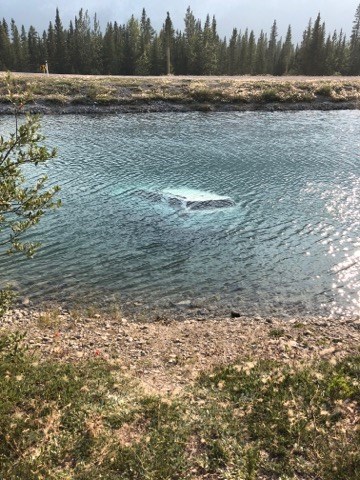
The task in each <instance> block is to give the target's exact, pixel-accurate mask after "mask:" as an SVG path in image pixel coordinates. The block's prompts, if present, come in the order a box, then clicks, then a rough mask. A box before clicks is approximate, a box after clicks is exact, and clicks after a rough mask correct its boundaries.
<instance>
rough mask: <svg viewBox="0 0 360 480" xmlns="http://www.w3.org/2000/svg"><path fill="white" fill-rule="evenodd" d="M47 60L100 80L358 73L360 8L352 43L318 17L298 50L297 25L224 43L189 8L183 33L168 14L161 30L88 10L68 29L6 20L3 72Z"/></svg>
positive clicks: (0, 34) (236, 35)
mask: <svg viewBox="0 0 360 480" xmlns="http://www.w3.org/2000/svg"><path fill="white" fill-rule="evenodd" d="M45 62H48V66H49V70H50V73H73V74H94V75H96V74H104V75H164V74H169V73H171V74H174V75H359V74H360V5H359V6H358V7H357V9H356V12H355V18H354V22H353V25H352V30H351V35H350V37H349V38H347V37H346V35H345V34H344V32H343V31H342V30H339V31H337V30H335V31H334V32H327V30H326V26H325V23H324V22H323V21H322V18H321V15H320V13H319V14H318V16H317V17H316V19H315V21H313V20H310V21H309V23H308V25H307V26H306V28H305V30H304V33H303V36H302V39H301V41H300V42H299V43H298V44H295V43H294V41H293V38H292V29H291V26H289V27H288V29H287V34H286V36H285V38H282V37H280V36H279V33H278V26H277V22H276V21H274V22H273V24H272V26H271V28H270V31H269V32H264V31H261V32H260V34H259V35H258V36H256V35H255V33H254V31H253V30H250V29H248V28H246V29H245V30H238V29H237V28H234V29H233V31H232V32H231V35H230V36H229V37H225V38H221V37H220V36H219V34H218V30H217V22H216V18H215V17H212V18H210V16H209V15H207V17H206V19H205V22H202V21H201V20H199V19H197V18H195V16H194V14H193V11H192V10H191V8H190V7H189V8H188V9H187V11H186V13H185V18H184V29H183V30H182V31H180V30H175V29H174V27H173V22H172V20H171V17H170V14H169V13H167V15H166V18H165V19H164V24H163V27H162V28H161V30H160V31H158V32H157V31H155V29H154V28H153V27H152V24H151V20H150V18H149V17H148V15H147V14H146V11H145V9H143V11H142V14H141V17H140V18H139V19H138V18H135V16H132V17H131V18H130V19H129V20H128V21H127V22H126V23H124V24H120V23H118V22H117V21H114V22H108V23H107V25H106V28H105V30H104V31H102V29H101V28H100V23H99V20H98V17H97V15H94V17H90V15H89V14H88V12H87V11H85V10H84V9H81V10H80V11H79V13H78V14H77V15H76V16H75V18H74V21H70V24H69V25H68V27H67V28H66V27H65V26H64V25H63V22H62V20H61V17H60V13H59V10H58V9H56V15H55V19H54V21H50V23H49V27H48V29H47V30H46V31H43V32H42V33H39V32H38V31H37V30H36V29H35V27H33V26H30V27H29V29H28V30H26V29H25V27H24V26H21V27H19V26H18V25H16V23H15V21H14V19H11V20H10V22H9V21H7V20H6V19H3V20H2V21H0V70H11V71H17V72H39V71H40V69H41V66H42V65H44V64H45Z"/></svg>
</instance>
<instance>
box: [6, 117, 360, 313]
mask: <svg viewBox="0 0 360 480" xmlns="http://www.w3.org/2000/svg"><path fill="white" fill-rule="evenodd" d="M359 119H360V113H359V112H334V113H322V112H301V113H296V114H291V113H275V114H273V113H243V114H237V113H229V114H199V113H193V114H149V115H124V116H106V117H104V116H101V117H96V116H86V117H79V116H66V117H46V118H44V119H43V130H44V133H45V135H46V136H47V141H48V142H49V144H50V145H57V147H58V149H59V152H60V155H59V158H58V159H57V160H56V161H55V162H53V163H52V164H51V165H50V166H49V167H48V168H47V169H46V173H47V174H48V175H49V178H50V179H51V182H52V183H53V184H55V183H57V184H60V185H61V186H62V191H61V197H62V201H63V208H62V209H60V210H59V211H57V212H56V213H54V214H52V215H49V216H47V217H46V218H45V219H44V221H43V222H42V223H41V225H39V226H38V228H37V229H36V230H35V231H34V233H33V237H34V238H40V239H41V240H43V243H44V247H43V249H42V250H41V252H39V254H38V255H37V257H35V259H34V260H33V261H31V262H28V261H24V260H19V261H18V262H14V261H13V260H12V259H5V260H3V261H2V269H1V271H0V281H3V282H4V281H5V280H8V279H11V280H14V281H17V282H18V283H19V284H20V286H21V288H22V290H23V291H24V292H25V293H26V294H28V295H31V296H32V297H33V298H35V299H36V298H40V297H42V298H43V297H44V296H45V297H46V298H52V299H55V300H68V299H69V298H72V297H78V298H80V299H81V298H84V297H85V296H86V298H90V299H91V298H93V299H97V298H98V297H99V296H100V295H104V294H109V295H111V294H116V295H120V296H121V295H123V296H124V295H125V296H130V297H131V296H133V297H135V296H136V297H138V296H139V297H143V298H144V299H145V300H147V301H149V302H156V301H162V302H166V301H168V300H170V299H177V298H183V297H209V298H210V297H211V296H213V295H216V298H217V299H218V301H219V302H220V303H222V304H224V305H228V306H229V305H237V306H239V307H240V308H243V309H245V310H246V311H248V312H250V313H253V312H256V313H263V314H267V313H269V312H274V311H275V312H278V313H281V312H285V311H286V312H295V313H296V312H299V313H311V314H314V313H316V314H318V313H324V314H336V315H337V314H348V315H354V314H359V312H360V299H359V291H360V288H359V287H360V268H359V267H360V254H359V252H360V243H359V238H360V142H359V138H360V122H359ZM1 126H2V133H3V132H6V131H9V130H10V129H11V128H12V123H11V119H7V118H2V119H1ZM28 174H29V175H30V176H31V175H33V172H30V171H29V172H28ZM140 189H143V190H147V191H151V192H172V193H174V192H175V193H176V192H177V194H179V195H181V194H182V195H183V194H184V193H185V194H186V195H192V196H194V195H197V197H202V196H203V195H205V194H206V195H207V196H208V195H209V194H213V195H215V198H217V197H216V196H217V195H219V196H224V197H230V198H232V199H233V200H234V201H235V203H236V205H235V206H234V207H232V208H227V209H219V210H209V211H196V212H191V211H188V210H186V209H181V208H173V207H172V206H171V205H169V203H166V202H161V201H160V202H149V201H148V200H147V199H146V198H142V197H141V196H139V195H137V194H136V192H138V191H139V190H140ZM99 292H100V293H99ZM212 298H213V297H212Z"/></svg>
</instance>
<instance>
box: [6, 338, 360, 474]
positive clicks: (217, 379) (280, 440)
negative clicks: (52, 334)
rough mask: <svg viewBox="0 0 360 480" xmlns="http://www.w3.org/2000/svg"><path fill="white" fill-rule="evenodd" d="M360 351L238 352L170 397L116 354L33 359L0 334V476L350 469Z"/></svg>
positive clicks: (355, 460)
mask: <svg viewBox="0 0 360 480" xmlns="http://www.w3.org/2000/svg"><path fill="white" fill-rule="evenodd" d="M359 404H360V357H358V356H352V357H348V358H345V359H344V360H342V361H340V362H339V363H336V362H334V361H331V360H330V361H314V362H313V363H312V364H298V365H296V366H295V365H294V366H291V365H284V364H282V363H281V362H276V361H261V362H258V363H257V362H255V361H251V359H250V360H248V361H242V362H238V363H235V364H232V365H223V366H219V367H218V368H216V369H214V370H213V371H210V372H204V373H202V374H201V375H200V377H199V378H198V379H197V381H196V382H195V384H194V385H192V386H189V387H188V388H187V389H186V390H185V391H184V392H182V393H181V394H179V395H178V396H176V397H171V396H166V397H164V396H156V395H149V394H147V393H146V392H145V391H144V390H143V389H142V388H141V386H140V385H139V384H138V383H137V382H136V381H135V380H134V379H133V378H132V377H131V376H130V375H129V374H127V373H124V370H123V369H122V368H121V367H120V365H119V364H118V363H116V362H115V361H111V362H110V361H109V362H106V361H104V360H100V359H99V358H97V357H94V359H93V360H91V361H86V362H85V361H83V362H78V363H65V362H55V361H52V360H51V359H48V360H46V361H44V362H39V360H38V359H37V358H36V356H34V355H32V354H30V352H28V351H27V350H26V348H24V338H23V336H20V335H14V336H12V337H9V336H3V337H0V478H4V479H5V478H6V479H7V480H12V479H14V480H15V479H27V480H32V479H34V480H35V479H37V480H38V479H44V480H45V479H46V480H48V479H49V480H51V479H59V480H60V479H74V480H85V479H86V480H95V479H96V480H97V479H99V478H102V479H107V480H115V479H122V480H130V479H131V480H142V479H143V480H170V479H174V480H176V479H179V480H180V479H184V480H186V479H201V478H207V479H213V480H215V479H216V480H218V479H219V480H220V479H223V480H232V479H233V480H235V479H236V480H242V479H244V480H255V479H258V478H263V479H273V478H278V479H280V478H281V479H294V480H295V479H307V480H310V479H314V480H315V479H321V480H344V479H345V478H346V479H347V480H357V479H358V478H360V448H359V447H360V430H359Z"/></svg>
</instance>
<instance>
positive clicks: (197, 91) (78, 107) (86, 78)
mask: <svg viewBox="0 0 360 480" xmlns="http://www.w3.org/2000/svg"><path fill="white" fill-rule="evenodd" d="M14 78H15V79H16V81H17V84H18V85H19V87H20V88H22V89H24V90H30V91H31V101H29V102H28V104H27V105H25V107H24V108H23V111H24V112H26V111H31V112H33V113H43V114H66V113H69V114H76V113H80V114H86V113H128V112H129V113H130V112H134V113H139V112H168V111H172V112H177V111H179V112H188V111H205V112H206V111H210V112H211V111H256V110H265V111H276V110H279V111H288V110H289V111H297V110H339V109H359V108H360V101H359V99H360V78H359V77H340V76H339V77H304V76H301V77H271V76H262V77H250V76H241V77H221V76H218V77H215V76H213V77H212V76H209V77H187V76H181V77H175V76H162V77H126V76H96V75H95V76H94V75H62V74H53V75H48V76H47V75H44V74H25V73H18V74H14ZM12 113H13V108H12V104H11V103H10V102H9V97H8V91H7V86H6V74H5V73H2V74H0V114H12Z"/></svg>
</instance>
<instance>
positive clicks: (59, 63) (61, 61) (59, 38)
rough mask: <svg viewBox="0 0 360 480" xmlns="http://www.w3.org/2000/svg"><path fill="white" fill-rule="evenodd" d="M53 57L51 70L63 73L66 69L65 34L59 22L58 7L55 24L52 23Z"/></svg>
mask: <svg viewBox="0 0 360 480" xmlns="http://www.w3.org/2000/svg"><path fill="white" fill-rule="evenodd" d="M54 43H55V48H54V58H53V62H54V64H53V67H52V69H53V72H54V73H65V72H66V70H67V63H68V61H67V48H66V36H65V32H64V29H63V26H62V23H61V19H60V15H59V9H58V8H57V9H56V15H55V24H54Z"/></svg>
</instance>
